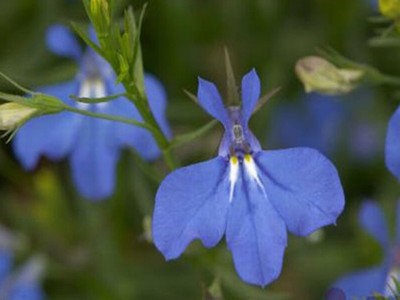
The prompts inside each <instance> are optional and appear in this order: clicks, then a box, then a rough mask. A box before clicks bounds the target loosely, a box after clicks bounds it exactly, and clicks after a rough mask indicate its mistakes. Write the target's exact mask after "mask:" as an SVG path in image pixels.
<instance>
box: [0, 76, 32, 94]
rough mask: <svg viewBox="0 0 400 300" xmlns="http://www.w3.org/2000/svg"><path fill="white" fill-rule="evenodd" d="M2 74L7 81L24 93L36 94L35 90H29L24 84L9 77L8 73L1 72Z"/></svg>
mask: <svg viewBox="0 0 400 300" xmlns="http://www.w3.org/2000/svg"><path fill="white" fill-rule="evenodd" d="M0 76H1V77H3V78H4V79H5V80H6V81H8V82H9V83H11V84H12V85H13V86H14V87H16V88H17V89H19V90H20V91H22V92H24V93H27V94H35V92H34V91H31V90H28V89H27V88H25V87H23V86H22V85H20V84H19V83H17V82H16V81H14V80H13V79H11V78H10V77H8V76H7V75H6V74H4V73H2V72H0Z"/></svg>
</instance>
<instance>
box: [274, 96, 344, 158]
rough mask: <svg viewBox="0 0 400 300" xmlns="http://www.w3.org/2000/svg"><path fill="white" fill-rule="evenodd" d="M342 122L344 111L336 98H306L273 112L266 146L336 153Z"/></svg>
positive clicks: (284, 105) (286, 104)
mask: <svg viewBox="0 0 400 300" xmlns="http://www.w3.org/2000/svg"><path fill="white" fill-rule="evenodd" d="M344 120H345V110H344V107H343V105H342V104H341V102H340V101H339V100H338V99H337V98H336V97H334V96H322V95H319V94H315V93H312V94H307V95H305V96H303V97H302V98H300V99H299V100H296V102H295V103H284V104H281V105H279V106H278V107H277V109H276V110H275V111H274V114H273V116H272V118H271V134H270V136H269V141H270V143H269V145H271V143H272V144H273V145H274V144H279V145H280V146H283V147H294V146H295V147H297V146H306V147H311V148H316V149H318V150H320V151H321V152H323V153H324V154H331V153H332V152H335V150H336V149H337V145H338V143H339V141H340V137H341V132H340V127H341V124H342V123H343V122H344Z"/></svg>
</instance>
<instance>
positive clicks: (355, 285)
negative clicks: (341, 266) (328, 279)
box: [332, 265, 388, 299]
mask: <svg viewBox="0 0 400 300" xmlns="http://www.w3.org/2000/svg"><path fill="white" fill-rule="evenodd" d="M387 276H388V268H387V266H386V265H382V266H379V267H374V268H371V269H366V270H362V271H358V272H353V273H350V274H348V275H346V276H344V277H342V278H340V279H339V280H338V281H336V283H334V284H333V285H332V287H335V288H339V289H341V290H342V291H343V292H344V293H345V294H346V297H347V298H346V299H365V298H366V297H369V296H372V295H373V294H374V293H381V294H383V292H384V291H385V286H386V279H387ZM368 299H369V298H368Z"/></svg>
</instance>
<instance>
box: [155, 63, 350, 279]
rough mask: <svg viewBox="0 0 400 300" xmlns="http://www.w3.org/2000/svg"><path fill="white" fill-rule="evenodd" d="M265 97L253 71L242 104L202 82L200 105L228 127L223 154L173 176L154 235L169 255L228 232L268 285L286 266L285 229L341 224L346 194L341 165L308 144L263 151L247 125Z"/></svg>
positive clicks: (158, 206)
mask: <svg viewBox="0 0 400 300" xmlns="http://www.w3.org/2000/svg"><path fill="white" fill-rule="evenodd" d="M259 95H260V80H259V78H258V75H257V74H256V72H255V71H254V70H252V71H251V72H249V73H248V74H247V75H245V76H244V77H243V79H242V106H241V107H228V108H225V107H224V105H223V103H222V100H221V97H220V95H219V92H218V90H217V88H216V87H215V85H214V84H213V83H211V82H208V81H205V80H203V79H199V89H198V95H197V96H198V99H199V104H200V105H201V106H202V107H203V109H204V110H205V111H207V112H208V113H209V114H210V115H212V116H213V117H214V118H216V119H217V120H219V121H220V122H221V123H222V125H223V126H224V128H225V134H224V136H223V138H222V141H221V144H220V148H219V153H218V156H217V157H216V158H214V159H211V160H209V161H206V162H201V163H198V164H195V165H191V166H187V167H184V168H181V169H178V170H176V171H174V172H172V173H171V174H169V175H168V176H167V177H166V178H165V180H164V181H163V182H162V183H161V185H160V187H159V189H158V192H157V195H156V203H155V210H154V215H153V228H152V229H153V239H154V243H155V245H156V247H157V248H158V249H159V250H160V251H161V252H162V253H163V254H164V256H165V257H166V259H168V260H169V259H174V258H177V257H178V256H180V255H181V254H182V252H183V251H184V250H185V248H186V247H187V246H188V244H189V243H190V242H191V241H192V240H194V239H200V240H201V241H202V243H203V244H204V246H206V247H213V246H215V245H216V244H217V243H218V242H219V241H220V240H221V238H222V236H223V235H224V234H225V236H226V242H227V245H228V248H229V250H230V251H231V252H232V254H233V260H234V264H235V268H236V271H237V272H238V274H239V276H240V277H241V278H242V280H244V281H245V282H248V283H251V284H257V285H261V286H265V285H266V284H268V283H270V282H271V281H273V280H275V279H276V278H277V277H278V276H279V274H280V272H281V268H282V261H283V255H284V250H285V247H286V243H287V233H286V231H287V230H289V231H290V232H291V233H293V234H295V235H299V236H306V235H308V234H310V233H312V232H313V231H315V230H316V229H318V228H320V227H321V226H325V225H328V224H333V223H335V221H336V219H337V217H338V216H339V214H340V213H341V212H342V210H343V206H344V195H343V190H342V186H341V183H340V179H339V177H338V174H337V171H336V169H335V167H334V166H333V165H332V164H331V162H329V161H328V160H327V159H326V158H325V157H324V156H322V155H321V154H320V153H319V152H318V151H316V150H313V149H310V148H292V149H287V150H276V151H263V150H262V149H261V147H260V144H259V142H258V140H257V139H256V138H255V136H254V135H253V134H252V132H251V131H250V129H249V128H248V125H247V124H248V121H249V119H250V117H251V115H252V113H253V111H254V108H255V106H256V104H257V101H258V99H259Z"/></svg>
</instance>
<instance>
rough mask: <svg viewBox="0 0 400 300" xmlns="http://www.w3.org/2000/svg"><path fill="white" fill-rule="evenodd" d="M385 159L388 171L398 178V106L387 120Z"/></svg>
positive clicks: (399, 118)
mask: <svg viewBox="0 0 400 300" xmlns="http://www.w3.org/2000/svg"><path fill="white" fill-rule="evenodd" d="M385 161H386V166H387V167H388V169H389V171H390V172H392V174H393V175H394V176H396V177H397V179H398V180H400V106H399V107H398V108H397V110H396V112H395V113H394V114H393V116H392V117H391V118H390V121H389V125H388V129H387V134H386V147H385Z"/></svg>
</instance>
